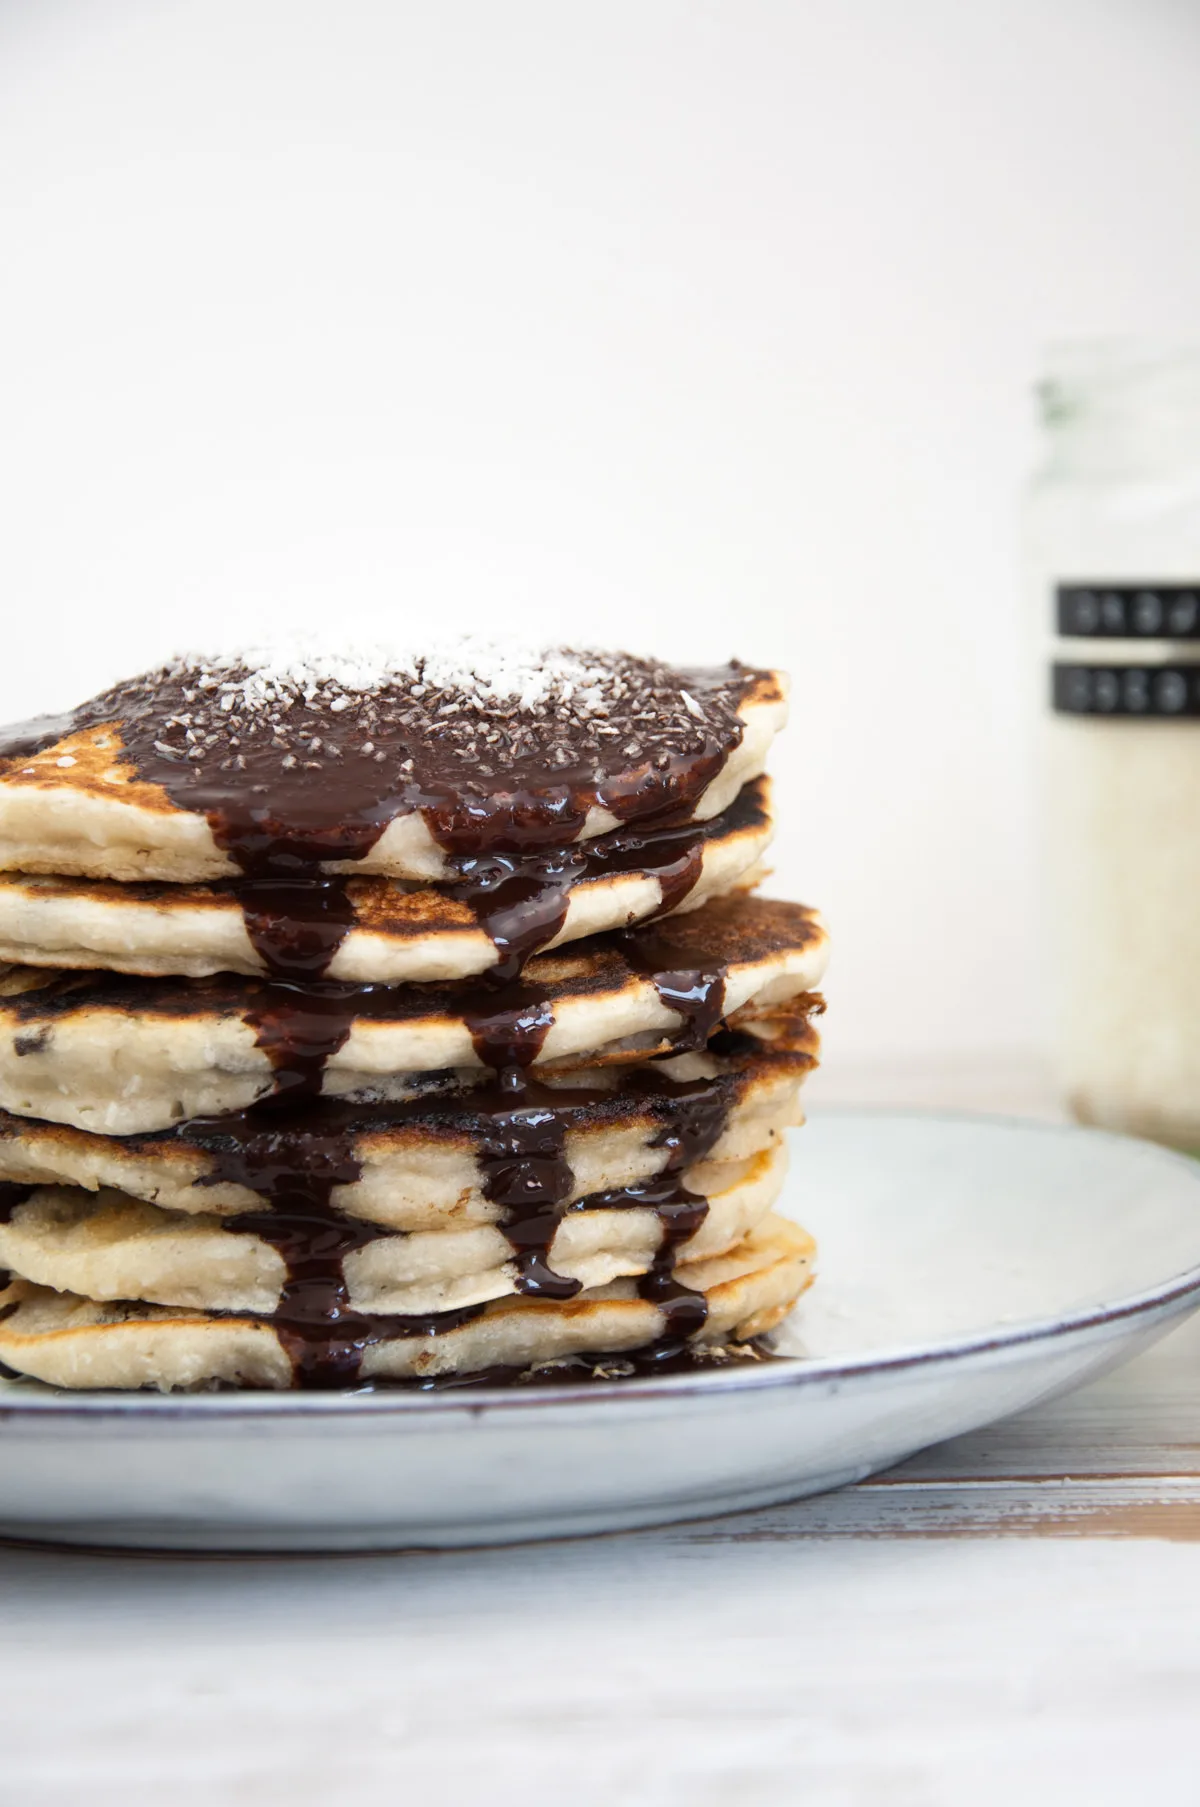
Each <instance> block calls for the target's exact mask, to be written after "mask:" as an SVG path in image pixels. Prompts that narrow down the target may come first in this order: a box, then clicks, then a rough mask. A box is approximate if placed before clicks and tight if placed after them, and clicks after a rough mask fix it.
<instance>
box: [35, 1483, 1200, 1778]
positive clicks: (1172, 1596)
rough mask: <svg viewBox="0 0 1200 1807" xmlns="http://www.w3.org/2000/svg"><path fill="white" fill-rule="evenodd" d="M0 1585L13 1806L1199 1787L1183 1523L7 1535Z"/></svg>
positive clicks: (1197, 1663) (1199, 1658) (1197, 1573)
mask: <svg viewBox="0 0 1200 1807" xmlns="http://www.w3.org/2000/svg"><path fill="white" fill-rule="evenodd" d="M757 1516H759V1517H763V1516H764V1515H757ZM0 1596H2V1597H3V1599H4V1603H5V1609H4V1630H3V1636H2V1637H0V1716H2V1718H3V1725H4V1759H3V1772H2V1773H3V1777H4V1785H3V1790H2V1798H4V1799H5V1800H6V1801H8V1800H11V1801H13V1802H14V1803H27V1802H28V1803H34V1804H35V1807H79V1803H80V1802H81V1801H86V1802H87V1803H88V1807H128V1802H129V1801H130V1800H131V1799H144V1798H149V1799H154V1798H162V1799H166V1800H169V1801H170V1802H171V1803H172V1807H201V1804H202V1803H203V1807H210V1804H211V1803H212V1802H214V1801H219V1802H221V1803H222V1807H224V1804H225V1803H235V1804H238V1803H251V1802H252V1803H255V1804H256V1807H258V1804H260V1803H266V1804H268V1807H270V1804H273V1803H276V1802H278V1803H281V1804H284V1803H286V1807H310V1804H311V1807H317V1804H318V1803H319V1804H320V1807H329V1804H330V1803H333V1804H334V1807H337V1804H338V1803H342V1802H346V1803H347V1804H350V1803H352V1804H353V1807H377V1804H378V1807H395V1803H396V1802H397V1801H401V1802H403V1801H408V1800H411V1799H416V1800H419V1801H420V1802H421V1804H422V1807H459V1804H460V1803H462V1802H463V1801H469V1800H475V1799H479V1800H486V1801H487V1802H488V1803H489V1804H495V1803H500V1804H501V1807H503V1804H506V1803H510V1802H512V1803H517V1802H519V1803H521V1804H522V1807H541V1804H542V1803H547V1804H549V1803H554V1807H561V1803H563V1802H569V1803H571V1807H600V1804H603V1807H612V1804H613V1803H618V1802H619V1803H621V1804H622V1807H624V1803H627V1802H628V1803H633V1804H634V1807H638V1804H640V1803H646V1804H650V1807H657V1804H658V1803H663V1804H665V1807H674V1804H675V1803H680V1804H681V1807H682V1804H685V1803H686V1807H695V1804H697V1803H698V1804H699V1807H780V1804H781V1803H790V1802H792V1801H804V1802H805V1803H806V1804H807V1803H812V1802H815V1803H818V1804H824V1803H828V1804H829V1807H857V1804H859V1803H862V1804H863V1807H866V1804H867V1803H870V1804H871V1807H874V1803H876V1802H886V1803H888V1807H892V1804H893V1803H896V1804H897V1807H930V1804H933V1807H939V1804H940V1803H946V1804H947V1807H950V1804H954V1807H957V1804H958V1803H961V1802H970V1803H971V1804H972V1807H992V1804H993V1803H994V1804H996V1807H1000V1804H1001V1803H1003V1807H1011V1803H1012V1802H1013V1801H1014V1800H1020V1799H1029V1800H1032V1801H1034V1802H1038V1801H1042V1800H1062V1801H1068V1802H1070V1801H1075V1800H1086V1801H1087V1802H1088V1803H1089V1807H1108V1804H1109V1803H1112V1804H1113V1807H1116V1804H1117V1803H1120V1804H1121V1807H1126V1803H1127V1801H1128V1799H1129V1796H1130V1795H1131V1794H1132V1793H1134V1792H1135V1791H1136V1793H1137V1795H1139V1796H1144V1795H1145V1794H1146V1793H1147V1792H1150V1793H1151V1794H1152V1795H1159V1794H1160V1795H1161V1796H1162V1798H1163V1799H1165V1800H1172V1801H1188V1800H1191V1799H1194V1798H1195V1723H1196V1714H1195V1708H1196V1701H1197V1698H1200V1615H1197V1613H1196V1611H1195V1604H1196V1601H1197V1599H1198V1597H1200V1549H1197V1547H1196V1546H1194V1545H1181V1544H1158V1543H1148V1544H1147V1543H1138V1542H1113V1543H1102V1544H1090V1543H1081V1542H1072V1541H1064V1542H1058V1543H1055V1544H1054V1545H1053V1546H1051V1545H1048V1544H1047V1543H1045V1542H1042V1541H1040V1540H1033V1541H1029V1542H1017V1541H1014V1542H1003V1541H1001V1542H996V1541H992V1540H989V1541H981V1542H975V1541H970V1540H957V1541H956V1540H950V1541H936V1542H909V1541H884V1542H863V1541H844V1542H837V1541H834V1542H825V1541H813V1542H808V1543H794V1542H786V1541H784V1542H781V1541H774V1540H770V1539H760V1540H757V1541H741V1542H738V1543H735V1544H730V1543H724V1544H714V1543H712V1542H703V1541H699V1540H698V1538H697V1537H696V1536H695V1535H694V1534H692V1533H689V1532H686V1531H685V1532H664V1533H653V1534H651V1533H646V1534H642V1535H639V1536H634V1537H618V1538H605V1539H598V1540H596V1541H594V1542H590V1543H582V1544H559V1545H545V1546H541V1547H535V1548H529V1549H524V1550H511V1551H480V1552H474V1553H472V1552H456V1553H453V1554H450V1555H443V1556H425V1557H411V1556H410V1557H404V1556H400V1557H384V1558H366V1559H363V1558H351V1559H347V1560H342V1561H327V1560H303V1561H298V1562H297V1561H293V1562H281V1563H274V1564H272V1563H261V1562H259V1563H255V1562H231V1563H181V1562H177V1561H170V1560H163V1559H151V1560H142V1561H140V1562H139V1561H135V1560H130V1559H127V1558H126V1559H121V1558H114V1559H109V1560H98V1559H92V1558H79V1557H76V1558H74V1559H69V1558H59V1557H52V1556H28V1555H24V1554H18V1553H14V1552H0Z"/></svg>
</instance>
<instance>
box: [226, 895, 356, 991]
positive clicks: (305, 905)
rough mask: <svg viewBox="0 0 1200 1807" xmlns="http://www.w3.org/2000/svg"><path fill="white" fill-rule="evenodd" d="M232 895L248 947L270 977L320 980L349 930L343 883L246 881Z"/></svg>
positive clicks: (351, 911)
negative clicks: (238, 908) (238, 904)
mask: <svg viewBox="0 0 1200 1807" xmlns="http://www.w3.org/2000/svg"><path fill="white" fill-rule="evenodd" d="M237 895H238V901H239V902H240V904H241V906H242V915H243V917H244V919H245V923H246V933H247V934H248V935H249V937H250V944H251V946H252V947H253V948H254V951H255V953H256V954H257V955H258V957H259V959H260V960H261V961H262V963H263V965H264V966H265V967H266V969H267V971H268V973H269V974H270V975H271V977H272V978H276V979H294V980H301V981H303V980H307V979H320V978H322V977H323V976H324V974H325V973H326V972H327V971H328V970H329V963H330V961H331V960H332V959H333V956H334V955H335V954H336V953H337V951H338V948H339V947H340V946H341V945H342V942H343V941H344V940H345V938H346V935H347V934H348V932H349V930H350V929H351V928H352V927H353V925H354V905H353V904H352V903H351V901H350V895H349V892H348V890H347V881H346V880H345V879H344V878H305V879H249V880H247V881H246V882H245V883H243V884H242V885H239V887H238V892H237Z"/></svg>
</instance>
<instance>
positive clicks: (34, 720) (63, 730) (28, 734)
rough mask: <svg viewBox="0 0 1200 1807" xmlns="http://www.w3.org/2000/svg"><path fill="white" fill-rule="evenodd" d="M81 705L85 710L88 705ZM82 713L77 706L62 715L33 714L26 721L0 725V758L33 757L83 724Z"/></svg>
mask: <svg viewBox="0 0 1200 1807" xmlns="http://www.w3.org/2000/svg"><path fill="white" fill-rule="evenodd" d="M83 707H84V710H86V708H87V704H86V703H85V704H84V706H83ZM82 713H83V711H82V710H78V709H76V710H68V712H67V713H66V714H65V715H33V716H30V718H29V720H28V721H24V722H12V723H10V724H9V726H7V727H5V728H0V759H32V758H33V757H34V755H35V754H36V753H44V752H45V751H46V749H47V747H52V746H53V745H54V744H55V742H56V741H59V740H62V739H63V738H64V736H66V735H68V734H74V733H75V732H76V730H77V729H78V728H79V727H81V726H82V725H83V724H82V722H81V719H80V717H81V715H82Z"/></svg>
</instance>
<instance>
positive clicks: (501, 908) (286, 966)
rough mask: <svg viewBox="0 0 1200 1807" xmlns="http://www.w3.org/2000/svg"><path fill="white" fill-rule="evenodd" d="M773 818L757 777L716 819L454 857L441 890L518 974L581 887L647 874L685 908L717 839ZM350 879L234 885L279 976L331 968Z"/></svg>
mask: <svg viewBox="0 0 1200 1807" xmlns="http://www.w3.org/2000/svg"><path fill="white" fill-rule="evenodd" d="M765 820H766V810H765V806H764V802H763V797H762V787H761V785H760V784H759V783H753V784H750V785H747V786H746V787H745V788H744V789H743V791H742V793H741V794H740V795H739V796H738V798H737V799H736V800H735V802H734V803H733V804H732V805H731V806H730V808H729V809H727V810H726V811H725V812H724V814H723V815H720V816H716V817H713V818H711V819H710V820H709V821H707V822H699V823H696V822H674V823H666V824H660V825H657V826H654V827H650V828H641V827H639V828H623V829H616V830H614V831H613V832H612V833H611V834H607V835H601V836H598V837H597V838H596V839H594V840H592V841H587V842H583V843H580V844H577V845H575V846H569V847H558V848H550V849H543V848H535V849H533V850H532V851H525V852H521V851H519V850H508V851H500V850H495V851H492V852H490V853H486V854H480V855H477V856H476V855H472V856H462V857H456V858H455V859H453V860H452V861H451V865H452V868H453V870H454V872H455V874H456V875H457V876H456V877H455V878H454V879H453V880H451V881H450V882H449V883H447V884H446V885H444V886H442V887H441V889H443V890H444V891H445V893H446V895H448V896H449V897H451V898H453V899H455V900H456V901H458V902H461V903H465V904H466V905H467V906H468V907H469V908H470V909H471V910H472V912H473V913H474V915H475V918H476V921H477V922H478V923H479V925H480V927H481V928H482V929H483V931H484V933H485V934H486V935H488V936H489V937H490V939H491V940H492V941H493V942H494V944H495V947H496V964H495V966H494V967H493V968H492V969H491V970H490V971H489V973H488V974H487V975H486V977H487V979H488V980H489V982H492V983H509V982H511V981H512V980H513V979H515V978H517V976H518V975H519V974H520V972H521V970H522V968H523V967H524V966H525V963H526V962H527V961H528V960H529V959H530V957H531V956H532V955H533V954H535V953H537V952H538V951H539V950H540V949H541V948H543V947H545V946H546V945H547V943H549V942H551V941H553V940H554V938H555V936H556V935H557V934H558V933H559V931H560V929H561V928H562V926H563V923H564V921H565V920H566V916H567V910H568V907H569V903H570V894H571V890H572V888H573V887H574V886H576V885H579V884H584V883H586V882H588V881H589V880H593V879H603V878H610V877H617V876H620V875H621V874H623V873H639V874H640V873H645V874H646V875H647V876H648V877H650V878H654V879H657V880H658V883H659V886H660V889H661V893H662V897H661V901H660V904H659V910H658V914H660V915H661V914H665V913H667V912H669V911H672V910H675V909H678V907H679V905H680V904H681V903H683V901H684V900H685V898H686V897H687V895H688V893H689V892H690V891H691V890H692V889H693V887H694V886H695V884H696V882H697V880H698V879H699V877H700V874H701V871H702V868H703V864H704V849H705V846H706V844H707V843H708V842H709V841H711V840H714V839H716V838H719V837H721V836H725V835H732V834H740V833H745V832H753V830H754V829H755V828H756V827H758V826H759V825H760V824H762V823H763V822H765ZM347 883H348V881H347V880H346V879H344V878H328V877H326V878H313V879H303V878H301V879H286V878H285V879H250V880H244V881H241V882H239V883H235V884H232V885H230V886H229V887H228V889H229V890H230V891H231V892H232V894H233V895H234V896H236V897H237V899H238V901H239V903H240V904H241V907H242V911H243V914H244V916H245V920H246V931H247V933H248V935H249V937H250V940H251V943H252V944H253V946H254V949H255V951H256V952H257V953H258V955H259V958H260V959H261V960H262V962H263V965H264V966H265V967H266V969H267V972H268V973H269V974H270V975H271V976H272V977H276V978H282V979H297V980H306V979H319V978H321V977H322V976H323V975H324V974H325V973H326V972H327V971H328V968H329V963H330V961H331V960H332V959H333V957H334V955H335V954H336V953H337V951H338V948H339V947H340V946H341V944H342V942H343V940H344V939H345V937H346V935H347V933H348V932H349V930H350V929H351V928H352V927H353V925H354V920H355V912H354V906H353V904H352V902H351V900H350V895H349V891H348V888H347Z"/></svg>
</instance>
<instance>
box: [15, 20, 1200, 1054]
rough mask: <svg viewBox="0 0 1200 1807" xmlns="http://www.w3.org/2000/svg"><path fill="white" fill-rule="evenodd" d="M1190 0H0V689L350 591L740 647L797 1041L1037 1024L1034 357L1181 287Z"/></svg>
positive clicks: (1193, 252)
mask: <svg viewBox="0 0 1200 1807" xmlns="http://www.w3.org/2000/svg"><path fill="white" fill-rule="evenodd" d="M1198 78H1200V13H1198V11H1197V9H1196V8H1195V7H1194V6H1192V5H1189V4H1185V3H1184V0H1175V3H1172V0H1005V4H1004V5H1002V6H1001V5H993V6H986V5H983V4H980V3H979V0H967V3H966V4H964V3H963V0H906V3H905V4H903V5H901V4H898V3H897V0H793V3H790V4H789V3H786V0H691V3H690V4H689V3H686V0H588V3H587V4H585V3H583V0H503V3H498V0H422V3H421V4H415V3H414V0H324V3H323V4H321V3H318V0H171V4H169V5H165V6H164V5H162V4H161V3H160V0H144V3H140V4H129V3H128V0H121V3H118V0H108V3H105V0H95V3H93V4H87V5H85V4H82V3H76V4H60V3H58V0H5V3H4V4H0V498H2V523H0V609H2V611H3V640H2V642H0V645H2V649H3V658H2V659H0V714H3V715H5V716H9V715H23V714H28V713H31V712H32V711H34V710H36V709H40V708H43V707H50V706H53V705H55V704H62V703H69V702H71V701H73V700H76V699H77V698H78V697H79V696H81V695H84V694H86V693H88V692H89V691H91V690H92V689H93V688H95V687H96V685H97V684H98V683H99V682H100V681H102V680H106V679H109V678H111V677H113V676H116V675H120V674H121V673H122V672H124V671H128V670H131V669H136V668H138V667H140V666H142V665H144V664H146V663H148V662H149V661H150V659H151V658H152V657H155V656H157V655H158V654H159V653H160V652H162V651H163V650H164V649H166V650H169V649H170V648H171V647H173V646H177V645H180V644H184V645H188V644H197V643H202V642H213V641H219V640H222V639H228V638H230V637H234V638H242V637H245V636H246V635H247V634H249V633H251V632H255V631H260V630H261V629H262V628H263V627H264V626H268V625H279V624H282V623H285V622H289V621H294V622H296V623H297V624H300V625H312V624H316V623H325V624H328V623H331V622H332V623H334V624H336V625H338V626H341V625H342V624H345V626H346V627H347V629H351V628H352V627H353V626H354V625H355V623H356V622H359V623H362V624H363V625H365V626H367V627H368V628H370V629H374V630H377V629H378V627H379V625H380V621H381V618H382V619H383V620H384V621H386V620H389V619H390V620H392V621H394V622H397V623H399V624H400V626H401V627H402V628H403V629H404V630H405V631H406V632H411V630H412V628H413V626H414V624H415V625H418V626H419V625H421V624H423V623H425V622H427V621H428V622H431V623H435V624H436V625H438V626H439V627H442V626H445V625H447V624H449V623H452V622H459V623H461V624H463V625H464V626H465V625H472V626H474V625H479V624H480V623H489V624H492V623H494V624H495V625H497V626H500V627H504V626H507V625H509V624H511V625H512V626H513V627H515V628H518V629H520V630H522V631H525V632H534V633H543V632H544V633H549V634H551V635H552V636H554V637H561V638H566V639H570V640H576V641H588V640H593V641H595V640H600V641H618V642H625V643H628V644H632V645H635V646H651V647H656V648H658V649H660V650H663V651H667V652H675V653H677V654H678V655H679V656H680V657H682V658H685V659H694V658H698V657H701V656H705V655H712V656H717V657H724V656H725V655H727V654H728V653H731V652H736V653H737V654H739V655H740V656H742V657H744V658H747V659H758V660H763V661H772V662H776V663H780V664H784V665H786V666H788V667H790V669H791V670H792V672H793V674H794V676H795V681H796V708H795V716H794V725H793V727H792V729H791V731H790V734H789V736H788V737H787V744H786V745H785V746H784V747H783V748H781V750H780V756H779V758H778V761H777V770H778V775H779V779H780V783H781V792H782V803H783V808H784V818H783V829H782V834H781V838H780V842H779V847H778V857H777V861H776V865H777V881H776V882H777V886H778V887H779V888H783V889H786V890H790V891H792V892H794V893H796V892H798V893H800V894H803V895H804V896H805V897H808V898H810V899H812V900H814V901H819V902H820V903H822V904H823V905H824V906H826V908H827V910H828V912H829V914H830V916H831V917H832V919H833V923H834V926H835V929H836V931H837V936H838V949H839V952H838V961H837V967H836V971H835V975H834V979H833V983H832V985H831V988H830V989H831V994H832V997H833V999H834V1003H835V1009H834V1011H833V1013H832V1015H831V1018H830V1019H829V1042H830V1048H831V1052H832V1053H833V1054H835V1055H837V1056H838V1057H839V1058H843V1059H846V1060H854V1059H868V1058H870V1059H874V1058H884V1057H887V1056H889V1055H891V1054H893V1053H895V1054H899V1055H908V1054H910V1053H913V1054H917V1055H920V1054H921V1053H922V1052H929V1051H932V1050H937V1049H955V1050H962V1051H964V1052H966V1051H970V1050H972V1049H978V1048H982V1047H984V1046H986V1045H989V1044H990V1045H995V1044H1000V1045H1002V1046H1006V1047H1017V1046H1019V1045H1022V1044H1026V1043H1029V1042H1032V1041H1034V1040H1036V1039H1037V1037H1038V1036H1039V1034H1040V1025H1041V1011H1040V988H1039V981H1038V977H1037V970H1036V952H1035V950H1036V940H1037V937H1036V928H1035V913H1034V908H1033V896H1034V891H1035V885H1034V874H1033V858H1032V852H1031V836H1030V833H1029V814H1030V812H1029V808H1028V798H1027V779H1026V767H1025V741H1026V731H1025V727H1024V725H1023V715H1022V707H1021V681H1022V672H1023V665H1024V662H1025V658H1024V649H1023V646H1022V643H1021V629H1020V607H1021V605H1020V595H1019V581H1018V570H1017V514H1016V509H1017V498H1018V492H1019V487H1020V484H1021V482H1022V480H1023V477H1024V474H1025V471H1026V469H1027V467H1028V465H1029V462H1030V459H1031V457H1032V435H1031V431H1030V426H1029V419H1030V405H1029V397H1028V391H1029V385H1030V381H1031V378H1032V375H1033V373H1034V369H1035V364H1036V357H1037V351H1038V347H1039V345H1040V344H1041V343H1042V342H1043V341H1045V340H1046V339H1048V338H1054V337H1058V336H1060V335H1063V334H1070V333H1081V332H1083V333H1089V332H1097V331H1099V332H1107V331H1110V330H1143V331H1154V330H1187V329H1189V328H1194V327H1195V325H1196V322H1197V320H1198V319H1200V229H1198V228H1200V206H1198V200H1200V107H1198V106H1197V102H1196V93H1197V86H1198Z"/></svg>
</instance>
